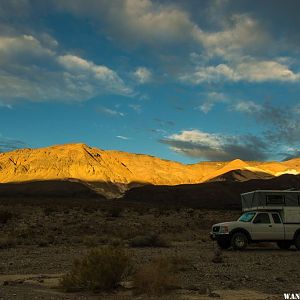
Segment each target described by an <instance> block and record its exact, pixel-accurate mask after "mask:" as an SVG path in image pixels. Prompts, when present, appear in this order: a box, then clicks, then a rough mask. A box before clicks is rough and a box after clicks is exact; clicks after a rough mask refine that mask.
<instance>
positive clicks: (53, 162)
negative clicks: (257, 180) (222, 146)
mask: <svg viewBox="0 0 300 300" xmlns="http://www.w3.org/2000/svg"><path fill="white" fill-rule="evenodd" d="M234 170H248V171H251V172H253V173H256V172H259V173H268V174H270V175H273V176H279V175H282V174H285V173H289V174H298V173H300V159H292V160H289V161H285V162H246V161H242V160H240V159H236V160H233V161H230V162H200V163H197V164H192V165H185V164H181V163H178V162H174V161H168V160H163V159H160V158H157V157H153V156H149V155H145V154H133V153H127V152H121V151H115V150H101V149H97V148H92V147H89V146H87V145H85V144H65V145H55V146H51V147H47V148H39V149H19V150H15V151H11V152H6V153H1V154H0V183H8V182H25V181H34V180H66V179H67V180H70V179H73V180H80V181H83V182H86V184H88V185H90V186H92V187H94V188H95V189H97V184H98V189H99V192H100V193H101V192H102V193H104V194H105V191H103V187H102V186H101V185H99V183H105V184H110V185H115V186H117V187H118V190H119V192H120V193H122V192H124V191H125V190H126V189H128V187H129V186H133V185H143V184H154V185H178V184H195V183H202V182H205V181H208V180H210V179H212V178H214V177H217V176H221V175H222V174H225V173H227V172H230V171H234ZM106 192H107V191H106ZM106 194H107V193H106ZM113 196H115V195H114V194H112V195H108V197H113Z"/></svg>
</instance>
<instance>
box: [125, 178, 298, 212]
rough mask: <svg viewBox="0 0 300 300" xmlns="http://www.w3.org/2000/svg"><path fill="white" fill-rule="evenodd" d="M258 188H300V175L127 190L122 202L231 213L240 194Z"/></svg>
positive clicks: (238, 200) (237, 205)
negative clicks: (225, 210) (223, 210)
mask: <svg viewBox="0 0 300 300" xmlns="http://www.w3.org/2000/svg"><path fill="white" fill-rule="evenodd" d="M259 189H270V190H278V189H279V190H284V189H300V175H286V174H285V175H281V176H279V177H275V178H272V179H253V180H248V181H244V182H234V181H218V182H206V183H202V184H189V185H186V184H184V185H177V186H154V185H147V186H143V187H136V188H132V189H131V190H129V191H127V192H126V193H125V195H124V197H123V200H126V201H137V202H145V203H151V204H155V203H156V204H160V205H177V206H188V207H194V208H207V209H228V210H229V209H240V208H241V206H240V205H241V204H240V202H241V201H240V194H241V193H245V192H249V191H252V190H259Z"/></svg>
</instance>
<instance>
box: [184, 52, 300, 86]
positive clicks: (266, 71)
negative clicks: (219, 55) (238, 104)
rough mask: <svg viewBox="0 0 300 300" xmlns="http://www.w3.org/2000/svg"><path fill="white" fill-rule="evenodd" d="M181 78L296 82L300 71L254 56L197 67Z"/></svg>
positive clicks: (215, 80) (194, 81) (210, 80)
mask: <svg viewBox="0 0 300 300" xmlns="http://www.w3.org/2000/svg"><path fill="white" fill-rule="evenodd" d="M180 79H181V80H182V81H185V82H190V83H193V84H200V83H203V82H219V81H233V82H238V81H248V82H265V81H282V82H295V81H298V80H299V79H300V73H295V72H294V71H292V70H291V69H290V68H289V66H288V65H284V64H281V63H279V62H277V61H272V60H265V61H256V60H254V59H253V58H250V59H249V58H247V59H245V60H244V61H243V62H239V63H232V64H231V65H226V64H218V65H216V66H205V67H197V68H196V70H195V71H192V72H191V73H189V74H183V75H182V76H180Z"/></svg>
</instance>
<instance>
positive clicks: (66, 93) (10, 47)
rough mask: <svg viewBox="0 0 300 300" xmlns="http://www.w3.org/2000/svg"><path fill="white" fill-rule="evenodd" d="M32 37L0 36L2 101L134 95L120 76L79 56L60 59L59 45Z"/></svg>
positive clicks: (0, 89) (80, 99)
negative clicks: (107, 94) (108, 94)
mask: <svg viewBox="0 0 300 300" xmlns="http://www.w3.org/2000/svg"><path fill="white" fill-rule="evenodd" d="M41 36H42V37H41V40H39V39H38V38H37V37H34V36H31V35H19V36H16V35H15V36H0V67H1V68H0V81H1V84H0V101H1V102H2V103H4V104H11V103H14V102H16V101H20V100H22V101H23V100H29V101H50V100H56V101H84V100H88V99H90V98H91V97H94V96H96V95H100V94H105V93H113V94H119V95H126V96H130V95H132V94H133V92H132V90H131V88H130V87H128V86H127V85H126V84H125V83H124V82H123V80H122V79H121V78H120V77H119V76H118V74H117V73H116V72H115V71H113V70H111V69H109V68H108V67H106V66H101V65H96V64H95V63H93V62H91V61H87V60H85V59H83V58H81V57H79V56H75V55H71V54H67V55H58V53H57V51H56V48H57V47H58V43H57V41H55V39H53V38H52V37H50V36H49V35H47V34H46V35H43V34H42V35H41Z"/></svg>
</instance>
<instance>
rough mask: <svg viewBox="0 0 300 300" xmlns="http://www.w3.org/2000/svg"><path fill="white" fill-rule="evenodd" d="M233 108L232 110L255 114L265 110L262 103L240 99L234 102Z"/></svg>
mask: <svg viewBox="0 0 300 300" xmlns="http://www.w3.org/2000/svg"><path fill="white" fill-rule="evenodd" d="M231 108H232V110H235V111H238V112H242V113H248V114H255V113H258V112H261V111H262V110H263V106H262V105H260V104H257V103H255V102H253V101H238V102H236V103H234V104H233V105H232V107H231Z"/></svg>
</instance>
